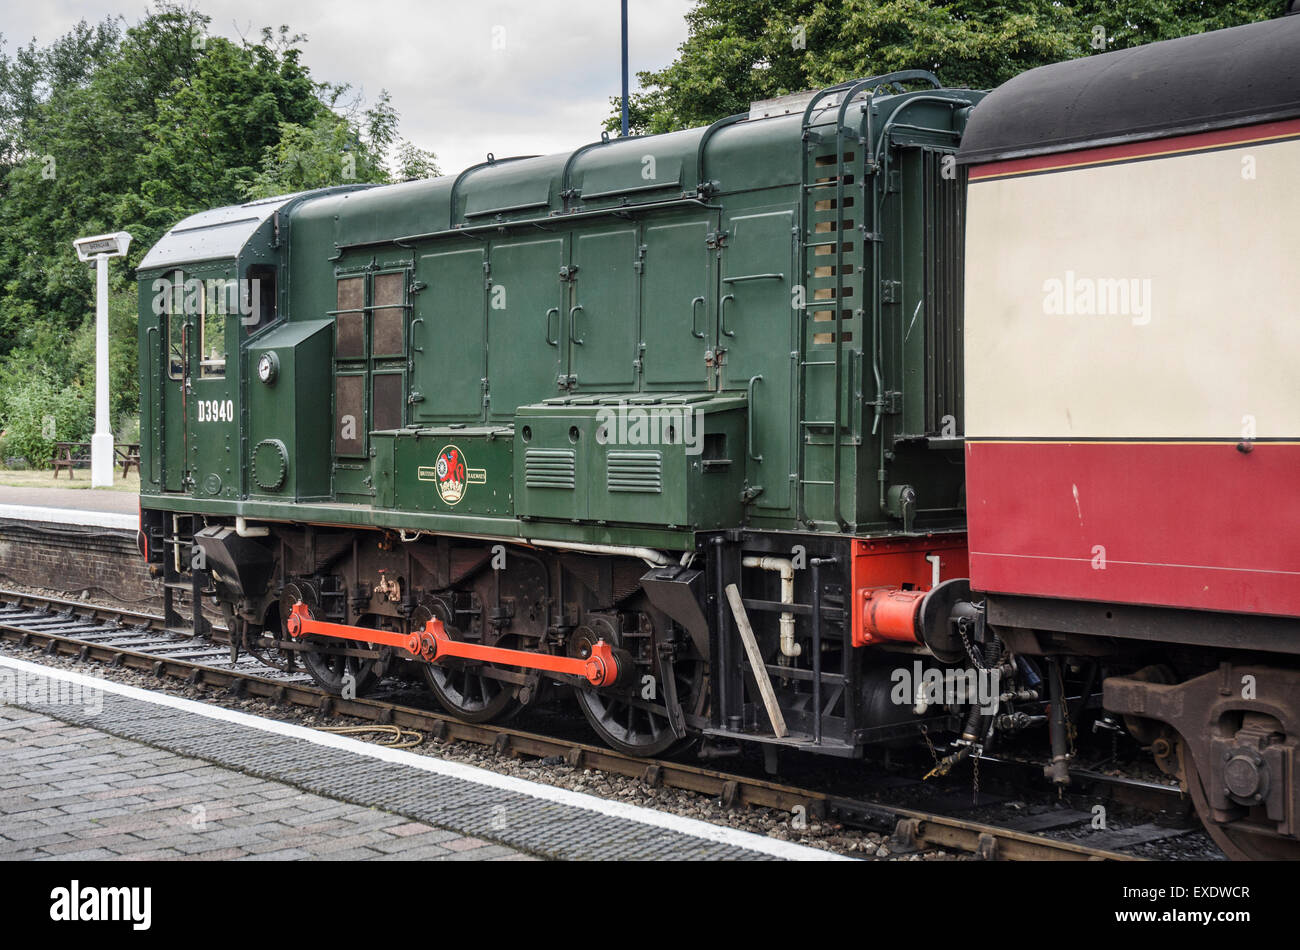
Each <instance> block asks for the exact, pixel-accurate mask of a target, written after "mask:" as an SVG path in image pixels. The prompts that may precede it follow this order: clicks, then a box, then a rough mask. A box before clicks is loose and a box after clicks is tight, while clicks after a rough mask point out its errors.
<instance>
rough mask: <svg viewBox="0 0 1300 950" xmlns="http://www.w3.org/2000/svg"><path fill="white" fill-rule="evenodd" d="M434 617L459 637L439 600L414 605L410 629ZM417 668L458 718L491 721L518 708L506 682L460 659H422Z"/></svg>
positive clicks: (422, 624) (449, 631)
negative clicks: (427, 660) (426, 661)
mask: <svg viewBox="0 0 1300 950" xmlns="http://www.w3.org/2000/svg"><path fill="white" fill-rule="evenodd" d="M435 617H436V618H437V619H438V620H441V621H442V625H443V628H444V629H445V630H446V631H447V636H449V637H451V638H452V639H453V640H459V639H461V633H460V631H459V630H457V629H456V627H454V626H453V625H452V619H453V618H452V614H451V611H450V610H449V609H448V607H447V605H446V604H445V603H444V602H443V601H441V600H431V601H429V602H427V603H425V604H421V605H420V606H419V607H417V608H416V609H415V612H414V613H413V614H411V629H412V630H418V629H420V628H421V627H423V626H424V625H425V624H426V623H428V622H429V620H431V619H433V618H435ZM420 672H421V674H423V676H424V682H425V683H426V684H427V685H428V687H429V689H430V690H431V691H432V692H433V695H434V697H435V698H436V699H437V700H438V702H439V703H440V704H441V705H442V708H443V709H445V710H447V712H449V713H451V714H452V715H453V716H455V717H456V718H457V719H463V720H465V721H466V722H491V721H492V720H494V719H498V718H501V717H503V716H506V715H507V714H513V713H515V712H518V711H519V705H518V704H517V703H516V702H515V701H514V694H513V691H512V690H511V688H510V685H509V684H508V683H503V682H501V681H500V680H496V679H492V678H491V677H490V676H483V675H481V674H479V673H477V672H475V670H474V668H473V667H469V666H466V665H465V664H464V663H462V662H461V661H459V660H452V661H450V662H449V663H447V664H441V663H421V664H420Z"/></svg>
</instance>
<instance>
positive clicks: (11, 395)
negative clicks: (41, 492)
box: [0, 366, 94, 468]
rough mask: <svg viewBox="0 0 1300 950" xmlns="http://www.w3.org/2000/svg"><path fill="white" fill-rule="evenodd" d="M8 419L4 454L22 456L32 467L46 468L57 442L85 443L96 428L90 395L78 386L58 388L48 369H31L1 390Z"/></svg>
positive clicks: (1, 412)
mask: <svg viewBox="0 0 1300 950" xmlns="http://www.w3.org/2000/svg"><path fill="white" fill-rule="evenodd" d="M0 416H3V418H4V420H5V426H4V433H3V442H4V446H3V449H2V450H0V451H3V453H4V455H5V456H6V457H9V456H14V457H23V458H26V459H27V463H28V465H29V466H30V467H32V468H46V467H48V466H49V464H50V459H51V458H53V456H54V443H55V442H83V441H86V440H87V439H89V438H90V434H91V432H92V431H93V429H94V414H93V409H92V404H91V398H90V396H89V394H88V393H87V392H86V390H84V389H83V388H82V387H80V386H77V385H67V386H59V385H58V383H57V382H56V381H55V378H54V374H53V373H51V372H50V371H49V370H48V369H46V368H45V367H39V366H38V367H32V368H31V370H30V372H29V373H28V374H27V375H26V376H24V377H21V378H18V379H12V380H9V381H8V384H7V385H6V386H5V388H4V389H3V390H0Z"/></svg>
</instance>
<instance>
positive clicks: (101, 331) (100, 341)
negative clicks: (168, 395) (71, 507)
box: [72, 231, 131, 488]
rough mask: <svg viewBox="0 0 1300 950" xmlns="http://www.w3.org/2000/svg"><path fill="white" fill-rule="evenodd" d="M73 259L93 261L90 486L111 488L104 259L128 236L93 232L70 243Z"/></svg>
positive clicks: (126, 243)
mask: <svg viewBox="0 0 1300 950" xmlns="http://www.w3.org/2000/svg"><path fill="white" fill-rule="evenodd" d="M72 244H73V246H74V247H75V248H76V249H77V259H78V260H82V261H94V262H95V434H94V435H93V436H91V439H90V487H91V488H112V487H113V425H112V422H111V420H110V419H109V417H108V259H109V258H110V257H125V256H126V250H127V248H129V247H130V246H131V235H129V234H127V233H126V232H125V231H118V232H116V233H114V234H96V235H95V236H93V237H84V238H77V240H75V241H73V242H72Z"/></svg>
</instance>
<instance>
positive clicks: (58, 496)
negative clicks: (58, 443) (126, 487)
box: [0, 479, 140, 531]
mask: <svg viewBox="0 0 1300 950" xmlns="http://www.w3.org/2000/svg"><path fill="white" fill-rule="evenodd" d="M52 481H53V479H51V482H52ZM64 484H65V485H66V482H65V483H64ZM139 506H140V496H139V495H137V494H135V493H134V492H129V491H99V490H95V489H91V488H67V487H61V486H59V485H49V486H43V485H41V486H32V485H0V511H5V510H7V509H10V508H17V509H57V510H59V511H64V510H75V511H81V512H86V513H94V512H100V513H104V514H115V515H127V516H129V517H130V520H131V524H130V528H131V530H132V531H134V530H135V529H136V527H137V520H138V509H139ZM23 514H26V515H27V520H34V519H33V518H32V512H30V511H28V512H23V511H17V512H15V513H14V516H15V517H17V516H21V515H23ZM64 517H69V516H64Z"/></svg>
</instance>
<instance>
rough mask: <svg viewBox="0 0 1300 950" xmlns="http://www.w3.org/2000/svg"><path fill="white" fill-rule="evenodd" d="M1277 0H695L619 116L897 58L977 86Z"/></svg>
mask: <svg viewBox="0 0 1300 950" xmlns="http://www.w3.org/2000/svg"><path fill="white" fill-rule="evenodd" d="M1284 7H1285V2H1284V0H1228V2H1213V0H1079V2H1073V3H1068V2H1065V3H1063V2H1059V0H951V2H939V0H843V2H828V0H699V2H698V3H697V5H696V7H695V8H694V9H693V10H692V11H691V12H690V13H688V14H687V16H686V20H687V26H688V30H689V33H688V36H687V39H686V41H685V42H684V43H683V44H682V45H681V46H680V47H678V56H677V59H676V60H675V61H674V62H672V63H671V64H670V65H668V66H667V67H665V68H664V69H661V70H652V71H648V72H640V73H638V74H637V79H638V81H639V84H640V87H641V89H640V91H639V92H637V93H634V94H633V95H632V96H630V97H629V102H628V114H629V123H630V125H631V127H632V128H633V129H634V130H635V131H636V132H638V133H655V132H668V131H672V130H675V129H683V128H690V127H692V126H699V125H706V124H708V123H709V122H713V121H714V120H716V119H719V118H722V117H724V116H727V115H734V114H736V113H740V112H746V111H748V110H749V105H750V103H751V102H753V101H756V100H760V99H768V98H772V97H775V96H779V95H784V94H787V93H791V92H797V91H800V90H803V89H810V88H815V87H820V86H826V85H831V84H833V83H837V82H842V81H844V80H847V79H852V78H855V77H858V76H872V75H879V74H882V73H887V72H893V71H896V70H900V69H928V70H930V71H931V72H934V73H936V74H937V75H938V76H939V78H940V79H941V80H943V82H944V83H946V84H947V85H950V86H969V87H972V88H980V89H987V88H992V87H993V86H996V85H999V84H1000V83H1003V82H1005V81H1006V80H1008V79H1010V78H1011V77H1012V76H1015V75H1017V74H1018V73H1021V72H1024V71H1025V70H1027V69H1032V68H1034V67H1036V66H1042V65H1045V64H1047V63H1054V62H1059V61H1061V60H1064V59H1071V58H1074V57H1078V56H1087V55H1092V54H1094V53H1096V52H1100V51H1103V50H1114V49H1123V48H1126V47H1129V46H1137V45H1140V44H1143V43H1150V42H1154V41H1156V40H1162V39H1170V38H1173V37H1177V36H1185V35H1188V34H1192V33H1201V32H1204V31H1206V30H1215V29H1222V28H1224V27H1228V26H1236V25H1239V24H1242V23H1248V22H1252V21H1255V20H1261V19H1267V18H1270V17H1274V16H1277V15H1278V14H1280V13H1281V12H1282V10H1283V8H1284ZM1098 28H1100V31H1099V29H1098ZM620 102H621V100H620V99H619V98H617V97H615V98H613V99H612V100H611V105H612V111H611V114H610V116H609V118H608V119H607V120H606V122H605V128H606V129H608V130H610V131H614V130H616V129H618V128H619V108H620Z"/></svg>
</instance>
